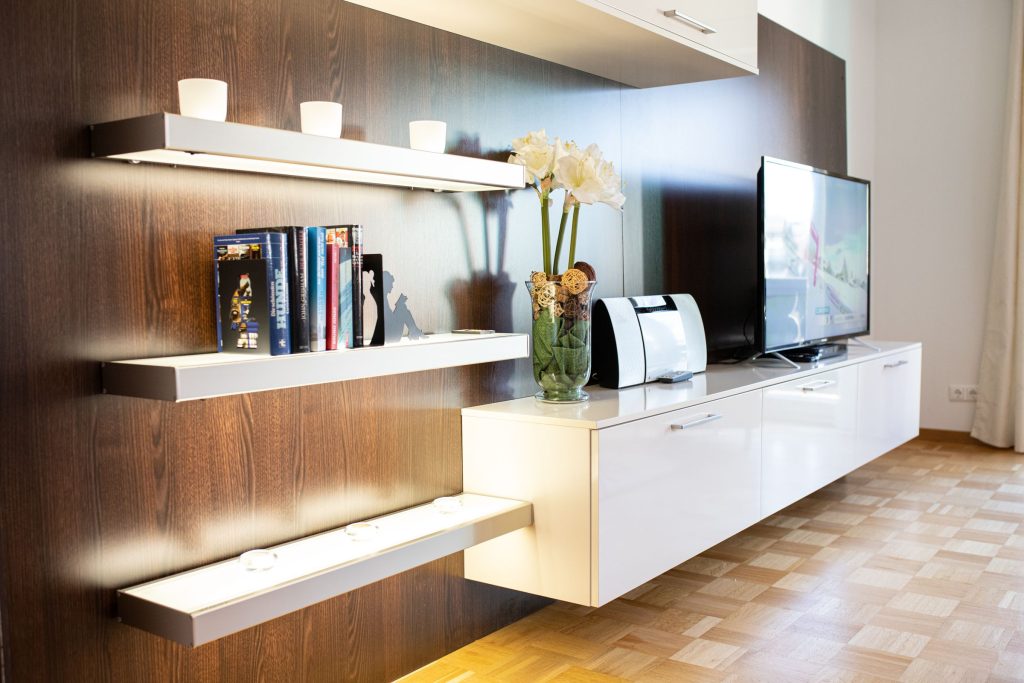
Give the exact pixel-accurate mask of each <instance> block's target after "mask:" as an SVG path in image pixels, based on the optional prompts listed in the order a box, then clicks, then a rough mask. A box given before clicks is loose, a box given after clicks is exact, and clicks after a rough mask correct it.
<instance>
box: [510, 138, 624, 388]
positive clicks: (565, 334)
mask: <svg viewBox="0 0 1024 683" xmlns="http://www.w3.org/2000/svg"><path fill="white" fill-rule="evenodd" d="M512 149H513V154H512V156H511V157H509V162H511V163H516V164H520V165H522V166H523V167H525V169H526V174H527V176H528V178H529V180H528V182H529V184H530V185H531V186H532V187H533V189H534V190H535V191H536V192H537V197H538V198H539V199H540V224H541V248H542V256H543V269H542V270H539V271H535V272H534V273H533V274H532V275H531V277H530V280H529V281H528V282H527V283H526V287H527V290H528V291H529V292H530V304H531V308H532V314H533V334H532V335H531V343H532V360H533V378H534V380H536V382H537V384H539V385H540V391H539V392H537V393H536V394H535V396H536V398H537V399H538V400H541V401H546V402H551V403H566V402H577V401H586V400H587V399H588V398H589V396H588V395H587V392H586V391H584V390H583V387H584V386H586V384H587V382H588V381H589V379H590V366H591V344H590V342H591V340H590V311H591V306H592V305H593V299H594V291H595V287H596V286H597V273H596V272H595V271H594V268H593V267H592V266H590V264H588V263H586V262H584V261H577V260H576V237H577V233H578V230H579V219H580V206H582V205H584V204H587V205H589V204H595V203H599V204H607V205H608V206H611V207H612V208H614V209H619V210H621V208H622V204H623V202H625V200H626V198H625V197H624V196H623V194H622V180H621V179H620V178H619V176H618V174H616V173H615V167H614V166H613V164H612V162H610V161H608V160H606V159H604V158H602V155H601V150H600V149H598V147H597V145H590V146H588V147H587V148H585V149H583V148H580V147H579V146H577V145H576V143H574V142H571V141H570V142H564V143H563V142H562V141H561V140H560V139H558V138H555V140H554V141H553V142H549V141H548V137H547V134H546V132H545V131H544V130H539V131H534V132H532V133H528V134H527V135H526V136H524V137H522V138H517V139H516V140H513V141H512ZM557 190H563V191H564V196H563V201H562V216H561V220H560V222H559V225H558V233H557V236H556V238H555V243H554V253H553V254H552V243H551V219H550V216H549V209H550V206H551V194H552V192H555V191H557ZM570 213H571V214H572V222H571V229H570V234H569V240H568V258H567V259H566V265H567V266H569V267H567V268H566V270H565V271H564V272H562V271H561V265H560V261H561V256H562V247H563V245H564V243H565V232H566V227H567V224H569V214H570Z"/></svg>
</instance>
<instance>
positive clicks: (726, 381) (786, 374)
mask: <svg viewBox="0 0 1024 683" xmlns="http://www.w3.org/2000/svg"><path fill="white" fill-rule="evenodd" d="M871 344H873V345H874V346H877V347H879V348H880V349H881V351H874V350H873V349H869V348H867V347H864V346H850V347H849V350H848V352H847V354H846V355H844V356H840V357H837V358H830V359H828V360H825V361H822V362H819V363H813V364H811V363H803V364H801V366H800V369H799V370H797V369H794V368H791V367H789V366H786V365H783V364H782V362H781V361H774V360H771V359H767V358H766V359H763V360H760V361H757V362H754V363H751V362H740V363H735V364H730V365H723V364H717V365H709V366H708V369H707V372H703V373H699V374H696V375H694V377H693V379H692V380H690V381H688V382H679V383H678V384H661V383H652V384H641V385H639V386H635V387H627V388H625V389H604V388H601V387H596V386H595V387H587V393H589V394H590V400H589V401H587V402H585V403H573V404H567V405H552V404H549V403H541V402H540V401H537V400H535V399H534V398H533V397H532V396H530V397H527V398H517V399H513V400H511V401H502V402H500V403H491V404H489V405H483V406H475V407H471V408H463V409H462V415H463V416H464V417H476V418H490V419H499V420H517V421H523V422H534V423H541V424H550V425H561V426H565V427H579V428H583V429H603V428H605V427H612V426H614V425H618V424H623V423H626V422H632V421H633V420H639V419H641V418H645V417H650V416H652V415H660V414H662V413H667V412H670V411H673V410H679V409H681V408H689V407H692V406H698V405H700V404H701V403H707V402H708V401H713V400H715V399H720V398H725V397H727V396H733V395H735V394H741V393H744V392H747V391H754V390H757V389H762V388H764V387H768V386H772V385H773V384H781V383H782V382H788V381H790V380H794V379H799V378H801V377H809V376H812V375H815V374H819V373H822V372H828V371H829V370H835V369H837V368H841V367H845V366H848V365H856V364H858V363H863V362H866V361H870V360H873V359H875V358H882V357H885V356H891V355H894V354H898V353H902V352H904V351H910V350H913V349H920V348H921V344H920V342H885V341H874V340H872V341H871Z"/></svg>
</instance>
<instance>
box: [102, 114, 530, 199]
mask: <svg viewBox="0 0 1024 683" xmlns="http://www.w3.org/2000/svg"><path fill="white" fill-rule="evenodd" d="M91 129H92V156H94V157H98V158H104V159H120V160H123V161H130V162H135V163H139V162H149V163H156V164H169V165H177V166H199V167H202V168H219V169H223V170H229V171H244V172H249V173H268V174H271V175H286V176H298V177H302V178H317V179H321V180H339V181H344V182H351V183H370V184H374V185H391V186H395V187H409V188H421V189H428V190H447V191H452V192H482V191H487V190H508V189H518V188H522V187H525V186H526V178H525V173H524V170H523V167H522V166H519V165H516V164H509V163H505V162H502V161H490V160H488V159H476V158H472V157H463V156H457V155H455V154H438V153H435V152H422V151H419V150H415V149H407V148H405V147H391V146H389V145H378V144H374V143H371V142H360V141H358V140H346V139H344V138H328V137H322V136H319V135H306V134H303V133H298V132H296V131H291V130H279V129H277V128H262V127H260V126H250V125H246V124H243V123H225V122H221V121H207V120H205V119H196V118H190V117H187V116H179V115H177V114H166V113H163V114H151V115H149V116H139V117H137V118H133V119H124V120H122V121H112V122H110V123H100V124H97V125H94V126H91Z"/></svg>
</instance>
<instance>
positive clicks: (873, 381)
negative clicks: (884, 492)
mask: <svg viewBox="0 0 1024 683" xmlns="http://www.w3.org/2000/svg"><path fill="white" fill-rule="evenodd" d="M858 372H859V382H860V394H861V400H860V401H859V402H858V410H859V412H858V416H857V422H858V430H857V437H858V444H857V446H858V448H859V450H860V456H859V457H860V462H861V464H862V463H865V462H867V461H869V460H871V459H872V458H875V457H877V456H878V454H879V453H885V452H886V451H890V450H892V449H893V448H895V447H896V446H898V445H900V444H901V443H904V442H905V441H907V440H909V439H912V438H914V437H915V436H917V432H918V425H919V424H920V422H921V400H920V395H921V350H920V349H908V350H906V351H904V352H902V353H898V354H895V355H892V356H886V357H883V358H875V359H872V360H870V361H867V362H865V363H863V364H861V365H860V367H859V368H858Z"/></svg>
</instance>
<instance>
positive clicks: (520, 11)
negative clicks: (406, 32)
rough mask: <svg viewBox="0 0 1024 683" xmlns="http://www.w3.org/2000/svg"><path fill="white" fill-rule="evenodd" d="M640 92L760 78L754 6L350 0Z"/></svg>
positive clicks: (675, 1)
mask: <svg viewBox="0 0 1024 683" xmlns="http://www.w3.org/2000/svg"><path fill="white" fill-rule="evenodd" d="M350 2H353V3H354V4H357V5H363V6H364V7H369V8H371V9H375V10H379V11H381V12H386V13H388V14H393V15H395V16H399V17H402V18H404V19H410V20H412V21H415V22H418V23H421V24H426V25H427V26H433V27H434V28H439V29H442V30H445V31H450V32H452V33H457V34H459V35H462V36H466V37H467V38H473V39H476V40H480V41H483V42H485V43H490V44H492V45H497V46H499V47H504V48H507V49H510V50H515V51H516V52H522V53H524V54H528V55H531V56H533V57H539V58H540V59H546V60H548V61H550V62H555V63H556V64H562V65H565V66H569V67H572V68H574V69H579V70H581V71H586V72H587V73H592V74H596V75H598V76H603V77H605V78H610V79H611V80H613V81H618V82H620V83H625V84H626V85H632V86H635V87H638V88H648V87H652V86H660V85H672V84H675V83H690V82H694V81H708V80H714V79H718V78H730V77H733V76H748V75H750V74H756V73H757V0H671V1H670V2H663V1H662V0H487V1H486V2H466V1H465V0H431V1H430V2H422V1H421V0H350Z"/></svg>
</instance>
